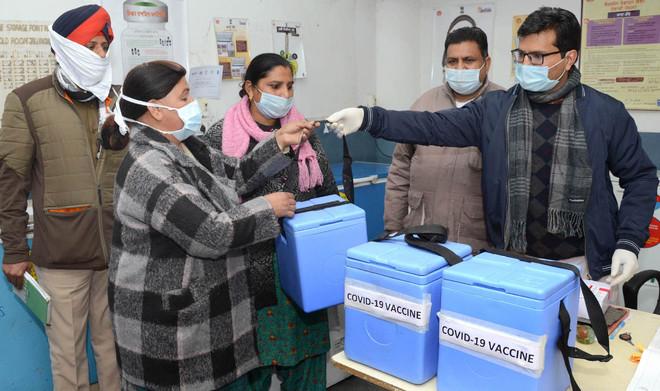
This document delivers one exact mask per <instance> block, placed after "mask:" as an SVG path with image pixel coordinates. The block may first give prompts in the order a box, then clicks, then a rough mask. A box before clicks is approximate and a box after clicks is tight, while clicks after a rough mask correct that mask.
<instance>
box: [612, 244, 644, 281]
mask: <svg viewBox="0 0 660 391" xmlns="http://www.w3.org/2000/svg"><path fill="white" fill-rule="evenodd" d="M637 270H639V263H638V262H637V255H635V253H634V252H632V251H628V250H624V249H622V248H620V249H617V250H615V251H614V254H613V255H612V273H610V276H609V278H608V279H607V282H608V283H609V284H610V285H612V286H615V285H619V284H623V283H624V282H626V281H628V280H630V278H631V277H632V276H633V275H634V274H635V273H636V272H637Z"/></svg>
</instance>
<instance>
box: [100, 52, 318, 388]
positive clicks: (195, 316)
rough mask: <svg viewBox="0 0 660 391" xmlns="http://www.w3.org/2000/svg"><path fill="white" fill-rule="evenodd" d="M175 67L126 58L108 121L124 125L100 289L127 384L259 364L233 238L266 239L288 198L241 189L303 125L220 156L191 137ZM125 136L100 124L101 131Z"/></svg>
mask: <svg viewBox="0 0 660 391" xmlns="http://www.w3.org/2000/svg"><path fill="white" fill-rule="evenodd" d="M185 73H186V71H185V69H184V68H183V67H181V66H180V65H178V64H175V63H171V62H165V61H158V62H151V63H146V64H143V65H140V66H138V67H136V68H134V69H133V70H132V71H131V72H129V74H128V75H127V77H126V80H125V83H124V87H123V95H122V98H121V99H120V101H119V109H120V111H119V110H116V113H115V114H116V115H115V120H116V122H117V123H118V125H119V129H127V127H126V125H125V123H124V122H131V123H132V127H131V129H130V142H129V152H128V154H127V156H126V158H125V159H124V161H123V163H122V165H121V167H120V169H119V171H118V173H117V177H116V185H115V191H114V197H115V225H114V230H113V238H112V255H111V260H110V266H109V279H110V283H109V292H108V294H109V299H110V311H111V315H112V321H113V328H114V332H115V335H116V341H117V342H116V343H117V350H118V357H119V366H120V369H121V376H122V388H123V389H126V390H133V389H136V390H142V389H149V390H216V389H218V388H221V387H222V386H224V385H226V384H228V383H230V382H232V381H233V380H235V379H236V378H237V377H239V376H241V375H243V374H245V373H247V372H248V371H250V370H251V369H253V368H255V367H257V366H258V365H259V360H258V357H257V350H256V342H255V326H256V313H255V308H254V296H255V294H254V292H255V290H256V289H255V288H254V287H253V286H251V285H250V282H249V279H248V275H249V273H250V268H251V265H250V264H249V262H247V258H246V257H245V253H244V248H245V247H246V246H250V245H253V244H254V243H258V242H261V241H264V240H268V239H272V238H274V237H275V236H276V235H277V234H278V233H279V225H278V220H277V219H278V217H283V216H292V215H293V211H294V209H295V202H294V199H293V197H292V195H291V194H290V193H283V192H278V193H271V194H268V195H265V196H263V197H258V198H254V199H251V200H250V201H248V202H245V203H241V199H240V196H241V194H244V193H247V192H250V191H253V190H254V189H255V188H256V187H258V186H261V185H262V184H263V183H264V182H265V181H266V180H267V179H268V178H269V177H270V176H272V175H274V174H276V173H277V172H279V171H280V170H282V169H283V168H285V167H287V166H288V165H289V164H290V163H291V158H290V157H288V156H287V155H285V154H284V153H282V150H288V146H289V145H292V144H295V143H298V142H300V139H301V137H307V135H308V132H309V130H310V129H312V127H313V125H314V124H313V123H311V122H307V121H298V122H296V123H295V124H292V125H291V126H289V127H287V128H286V129H282V130H281V131H279V132H277V133H276V134H275V135H274V136H273V137H270V138H268V139H267V140H264V141H263V142H261V143H260V144H259V145H258V146H257V149H258V153H256V154H253V155H250V157H249V158H245V159H236V158H229V157H226V156H224V155H222V154H220V153H218V152H216V151H214V150H212V149H210V148H208V147H207V146H206V145H205V144H204V143H203V142H202V141H200V140H199V139H198V138H197V137H196V134H198V133H199V128H200V123H201V121H200V112H199V107H198V106H197V102H195V101H193V100H192V98H191V97H190V95H189V89H188V84H187V82H186V79H185V77H184V75H185ZM122 118H123V119H122ZM176 129H178V130H176ZM127 137H128V135H125V136H120V135H119V134H116V133H113V131H112V130H110V131H106V132H104V137H103V141H104V144H106V147H112V146H113V145H114V144H116V143H119V144H122V143H125V142H127Z"/></svg>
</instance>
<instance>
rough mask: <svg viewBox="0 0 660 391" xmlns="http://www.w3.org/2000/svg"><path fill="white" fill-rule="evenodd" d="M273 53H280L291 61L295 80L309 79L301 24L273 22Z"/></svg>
mask: <svg viewBox="0 0 660 391" xmlns="http://www.w3.org/2000/svg"><path fill="white" fill-rule="evenodd" d="M273 53H278V54H279V55H280V56H282V57H284V58H285V59H287V60H288V61H289V63H290V64H291V68H292V69H293V77H294V78H296V79H300V78H305V77H307V65H306V64H305V51H304V50H303V39H302V25H301V24H300V23H297V22H283V21H277V20H274V21H273Z"/></svg>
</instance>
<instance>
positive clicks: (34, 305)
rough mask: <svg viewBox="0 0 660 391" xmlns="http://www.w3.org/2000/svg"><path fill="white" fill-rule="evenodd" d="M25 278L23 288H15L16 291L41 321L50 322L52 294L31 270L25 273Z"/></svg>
mask: <svg viewBox="0 0 660 391" xmlns="http://www.w3.org/2000/svg"><path fill="white" fill-rule="evenodd" d="M23 280H24V281H23V289H16V288H14V293H16V296H18V297H19V298H20V299H21V300H23V302H24V303H25V305H26V306H27V307H28V308H29V309H30V311H32V313H33V314H34V316H36V317H37V318H38V319H39V320H40V321H41V323H43V324H46V325H48V324H50V295H49V294H48V293H46V291H44V290H43V288H42V287H41V285H39V283H38V282H37V281H36V280H35V279H34V277H32V275H30V273H29V272H25V273H24V274H23Z"/></svg>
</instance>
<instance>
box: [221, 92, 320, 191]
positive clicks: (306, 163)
mask: <svg viewBox="0 0 660 391" xmlns="http://www.w3.org/2000/svg"><path fill="white" fill-rule="evenodd" d="M304 119H305V117H303V116H302V114H300V112H299V111H298V110H297V109H296V108H295V107H292V108H291V111H289V113H288V114H287V115H286V116H285V117H284V118H281V119H280V125H281V126H282V127H284V126H285V125H286V124H287V123H288V122H291V121H299V120H304ZM270 134H271V132H264V131H263V130H261V129H260V128H259V125H257V122H256V121H255V120H254V118H252V114H251V113H250V104H249V101H248V97H247V96H244V97H243V99H241V101H240V102H238V103H236V104H235V105H234V106H232V107H230V108H229V110H228V111H227V114H225V121H224V125H223V128H222V152H223V153H224V154H225V155H228V156H232V157H237V158H240V157H242V156H243V155H245V154H246V153H247V150H248V148H249V146H250V138H253V139H255V140H256V141H257V142H259V141H262V140H264V139H266V138H267V137H268V136H269V135H270ZM292 148H293V150H294V151H297V149H298V148H300V154H299V155H298V172H299V174H298V187H299V188H300V191H302V192H306V191H309V190H311V189H313V188H314V187H315V186H318V185H321V184H322V183H323V174H322V173H321V167H319V162H318V160H317V158H316V151H314V148H312V146H311V145H310V143H309V142H305V143H302V144H301V145H293V146H292Z"/></svg>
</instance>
